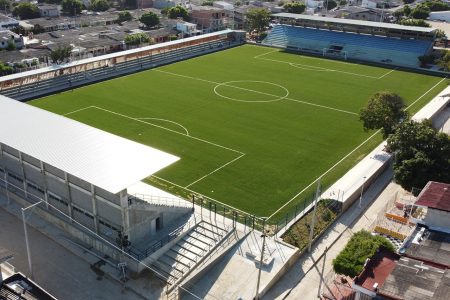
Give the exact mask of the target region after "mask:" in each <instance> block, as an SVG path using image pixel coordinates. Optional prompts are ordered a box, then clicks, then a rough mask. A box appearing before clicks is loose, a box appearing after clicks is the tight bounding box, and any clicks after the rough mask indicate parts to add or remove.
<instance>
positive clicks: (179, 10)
mask: <svg viewBox="0 0 450 300" xmlns="http://www.w3.org/2000/svg"><path fill="white" fill-rule="evenodd" d="M167 16H168V17H169V18H170V19H177V18H183V20H185V21H189V12H188V11H187V9H186V8H184V7H182V6H179V5H177V6H175V7H171V8H169V9H168V10H167Z"/></svg>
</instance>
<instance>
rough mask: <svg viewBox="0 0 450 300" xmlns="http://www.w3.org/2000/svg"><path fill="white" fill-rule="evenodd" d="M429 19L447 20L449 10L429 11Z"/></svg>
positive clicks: (449, 15)
mask: <svg viewBox="0 0 450 300" xmlns="http://www.w3.org/2000/svg"><path fill="white" fill-rule="evenodd" d="M430 20H433V21H445V22H449V21H450V11H448V10H447V11H432V12H430Z"/></svg>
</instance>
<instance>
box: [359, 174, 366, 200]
mask: <svg viewBox="0 0 450 300" xmlns="http://www.w3.org/2000/svg"><path fill="white" fill-rule="evenodd" d="M362 179H363V182H362V185H361V195H360V196H359V208H361V207H362V203H361V202H362V197H363V192H364V183H365V182H366V176H364V177H363V178H362Z"/></svg>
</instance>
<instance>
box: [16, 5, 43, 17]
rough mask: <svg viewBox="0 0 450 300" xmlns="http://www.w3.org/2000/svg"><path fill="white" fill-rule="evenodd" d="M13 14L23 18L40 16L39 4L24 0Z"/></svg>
mask: <svg viewBox="0 0 450 300" xmlns="http://www.w3.org/2000/svg"><path fill="white" fill-rule="evenodd" d="M13 15H14V16H18V17H19V18H21V19H22V20H24V19H34V18H39V16H40V15H39V9H38V7H37V5H36V4H32V3H29V2H22V3H19V4H18V5H17V6H16V7H14V9H13Z"/></svg>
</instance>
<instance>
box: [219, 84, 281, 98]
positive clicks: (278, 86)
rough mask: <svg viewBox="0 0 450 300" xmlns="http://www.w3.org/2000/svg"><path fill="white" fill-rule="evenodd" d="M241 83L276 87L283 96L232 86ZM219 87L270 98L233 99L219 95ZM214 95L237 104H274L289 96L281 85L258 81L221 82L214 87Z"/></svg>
mask: <svg viewBox="0 0 450 300" xmlns="http://www.w3.org/2000/svg"><path fill="white" fill-rule="evenodd" d="M242 82H244V83H257V84H264V85H268V86H272V87H276V88H277V90H278V91H282V94H284V95H282V96H278V95H274V94H273V93H270V92H263V91H258V90H255V89H250V88H244V87H240V86H236V85H233V83H242ZM220 87H230V88H235V89H238V90H243V91H247V92H249V93H256V94H261V95H265V96H270V97H271V98H269V99H266V100H247V99H239V98H235V97H229V96H226V95H224V94H221V93H220V92H219V90H220ZM214 93H215V94H216V95H217V96H219V97H222V98H225V99H228V100H232V101H238V102H275V101H280V100H283V99H285V98H286V97H287V96H289V91H288V89H287V88H285V87H284V86H281V85H279V84H276V83H273V82H268V81H259V80H234V81H227V82H222V83H219V84H218V85H216V86H215V87H214Z"/></svg>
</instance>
